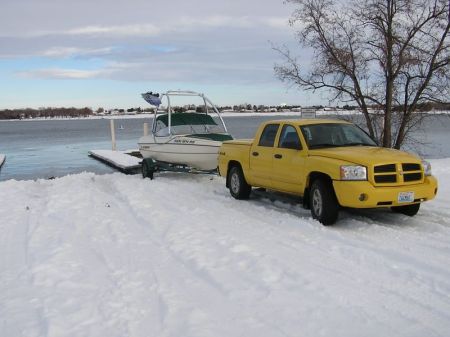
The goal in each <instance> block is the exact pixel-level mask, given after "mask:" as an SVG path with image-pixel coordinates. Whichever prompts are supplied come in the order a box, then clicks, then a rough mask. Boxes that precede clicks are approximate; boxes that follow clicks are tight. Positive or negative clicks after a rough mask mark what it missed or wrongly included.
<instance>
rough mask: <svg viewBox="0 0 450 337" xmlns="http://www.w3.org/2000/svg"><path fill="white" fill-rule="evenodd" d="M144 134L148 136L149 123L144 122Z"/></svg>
mask: <svg viewBox="0 0 450 337" xmlns="http://www.w3.org/2000/svg"><path fill="white" fill-rule="evenodd" d="M144 136H148V123H144Z"/></svg>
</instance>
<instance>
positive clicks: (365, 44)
mask: <svg viewBox="0 0 450 337" xmlns="http://www.w3.org/2000/svg"><path fill="white" fill-rule="evenodd" d="M287 2H289V3H293V4H295V5H296V10H295V11H294V13H293V15H292V18H291V21H290V22H291V24H292V26H294V27H297V26H299V27H300V28H299V30H298V31H297V33H298V37H299V42H300V44H301V45H302V46H303V47H308V48H311V49H312V50H313V52H314V57H313V61H312V62H311V65H310V68H309V70H307V71H305V70H304V69H303V68H307V67H306V66H305V67H304V66H301V65H300V64H299V62H298V59H297V58H296V57H294V56H293V55H292V53H291V51H290V50H289V49H288V48H286V47H283V48H275V49H276V50H277V51H278V52H279V53H280V54H281V55H282V56H283V58H284V64H282V65H275V73H276V75H277V76H278V77H279V78H280V79H281V80H282V81H285V82H287V83H290V84H294V85H297V86H298V87H300V88H301V89H306V90H313V91H315V90H319V89H324V90H328V91H329V92H330V94H331V100H340V101H343V102H355V103H356V104H357V105H358V106H359V108H360V110H361V112H362V113H363V115H364V118H365V124H366V127H367V130H368V132H369V134H370V135H371V136H372V137H374V138H376V139H378V141H379V142H380V144H382V145H383V146H385V147H395V148H400V147H401V145H402V144H403V142H404V141H405V139H406V138H407V136H408V134H409V132H410V131H411V130H413V129H414V128H415V127H417V126H418V125H420V123H421V122H422V119H423V117H424V115H423V114H419V113H416V110H417V108H418V106H420V105H421V104H423V103H425V102H446V101H448V100H449V96H450V95H449V94H450V92H449V82H450V81H449V63H450V45H449V36H448V33H449V29H450V19H449V18H450V14H449V4H448V0H431V1H430V0H367V1H357V0H353V1H345V0H341V1H339V0H287ZM370 107H375V113H370V110H369V108H370Z"/></svg>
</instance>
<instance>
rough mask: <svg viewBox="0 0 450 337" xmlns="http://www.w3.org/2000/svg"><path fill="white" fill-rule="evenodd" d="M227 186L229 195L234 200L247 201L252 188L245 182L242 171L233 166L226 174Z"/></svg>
mask: <svg viewBox="0 0 450 337" xmlns="http://www.w3.org/2000/svg"><path fill="white" fill-rule="evenodd" d="M228 179H229V180H228V186H229V188H230V194H231V195H232V196H233V198H235V199H248V197H249V196H250V192H251V191H252V187H251V186H250V185H249V184H247V182H246V181H245V177H244V174H243V173H242V169H241V168H240V167H239V166H233V167H232V168H231V169H230V173H229V174H228Z"/></svg>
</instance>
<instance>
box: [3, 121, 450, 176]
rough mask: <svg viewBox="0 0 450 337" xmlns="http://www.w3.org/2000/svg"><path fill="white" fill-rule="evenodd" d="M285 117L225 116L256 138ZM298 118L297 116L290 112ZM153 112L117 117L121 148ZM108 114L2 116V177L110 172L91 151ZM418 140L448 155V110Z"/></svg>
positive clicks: (104, 141)
mask: <svg viewBox="0 0 450 337" xmlns="http://www.w3.org/2000/svg"><path fill="white" fill-rule="evenodd" d="M277 118H282V117H273V116H251V117H239V116H238V117H224V120H225V123H226V125H227V127H228V131H229V132H230V133H231V134H232V135H233V136H234V137H235V138H252V137H253V135H254V134H255V132H256V129H257V127H258V126H259V124H260V123H261V122H262V121H266V120H271V119H277ZM287 118H298V117H287ZM151 121H152V120H151V118H148V119H142V118H133V119H116V120H115V126H116V141H117V147H118V149H120V150H127V149H136V148H137V140H138V138H139V137H140V136H141V135H142V133H143V123H144V122H148V123H149V125H150V126H151ZM109 123H110V122H109V120H108V119H74V120H69V119H68V120H21V121H0V153H2V154H5V155H6V162H5V164H4V165H3V167H2V168H1V169H0V180H7V179H36V178H50V177H59V176H63V175H66V174H73V173H79V172H83V171H88V172H95V173H109V172H113V171H114V170H113V169H112V168H110V167H109V166H107V165H105V164H103V163H101V162H98V161H97V160H95V159H93V158H91V157H89V156H88V151H89V150H94V149H110V148H111V135H110V126H109ZM415 136H416V137H417V138H419V139H420V140H421V142H422V143H424V144H421V145H420V146H415V147H409V148H407V150H408V151H410V152H415V153H418V154H419V155H421V156H422V157H424V158H445V157H450V116H449V115H437V116H432V117H431V118H429V119H427V120H426V122H425V124H424V125H423V128H422V131H421V132H420V133H418V134H416V135H415Z"/></svg>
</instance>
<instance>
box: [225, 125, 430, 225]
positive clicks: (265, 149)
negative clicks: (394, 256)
mask: <svg viewBox="0 0 450 337" xmlns="http://www.w3.org/2000/svg"><path fill="white" fill-rule="evenodd" d="M219 173H220V175H221V176H223V177H226V186H227V187H228V188H229V190H230V193H231V195H232V196H233V197H234V198H236V199H248V198H249V196H250V193H251V189H252V186H254V187H262V188H265V189H270V190H275V191H279V192H285V193H290V194H294V195H298V196H301V197H302V198H303V205H304V206H305V207H306V208H310V209H311V214H312V217H313V218H314V219H317V220H319V221H320V222H321V223H322V224H324V225H332V224H333V223H335V222H336V220H337V217H338V212H339V208H340V207H353V208H375V207H390V208H391V209H392V210H393V211H394V212H399V213H403V214H406V215H409V216H414V215H415V214H417V212H418V211H419V208H420V203H422V202H424V201H427V200H431V199H433V198H434V197H435V196H436V193H437V180H436V179H435V178H434V177H433V176H432V175H431V166H430V164H429V163H428V162H426V161H422V160H421V159H420V158H418V157H416V156H414V155H411V154H408V153H406V152H402V151H398V150H394V149H388V148H382V147H378V146H377V145H376V143H375V142H374V141H373V140H372V139H371V138H370V137H369V136H368V135H367V134H366V133H365V132H364V131H363V130H362V129H360V128H359V127H357V126H355V125H354V124H352V123H349V122H345V121H340V120H327V119H300V120H276V121H269V122H265V123H263V124H262V125H261V126H260V127H259V129H258V131H257V133H256V136H255V139H243V140H232V141H226V142H224V143H223V145H222V146H221V148H220V150H219Z"/></svg>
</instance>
